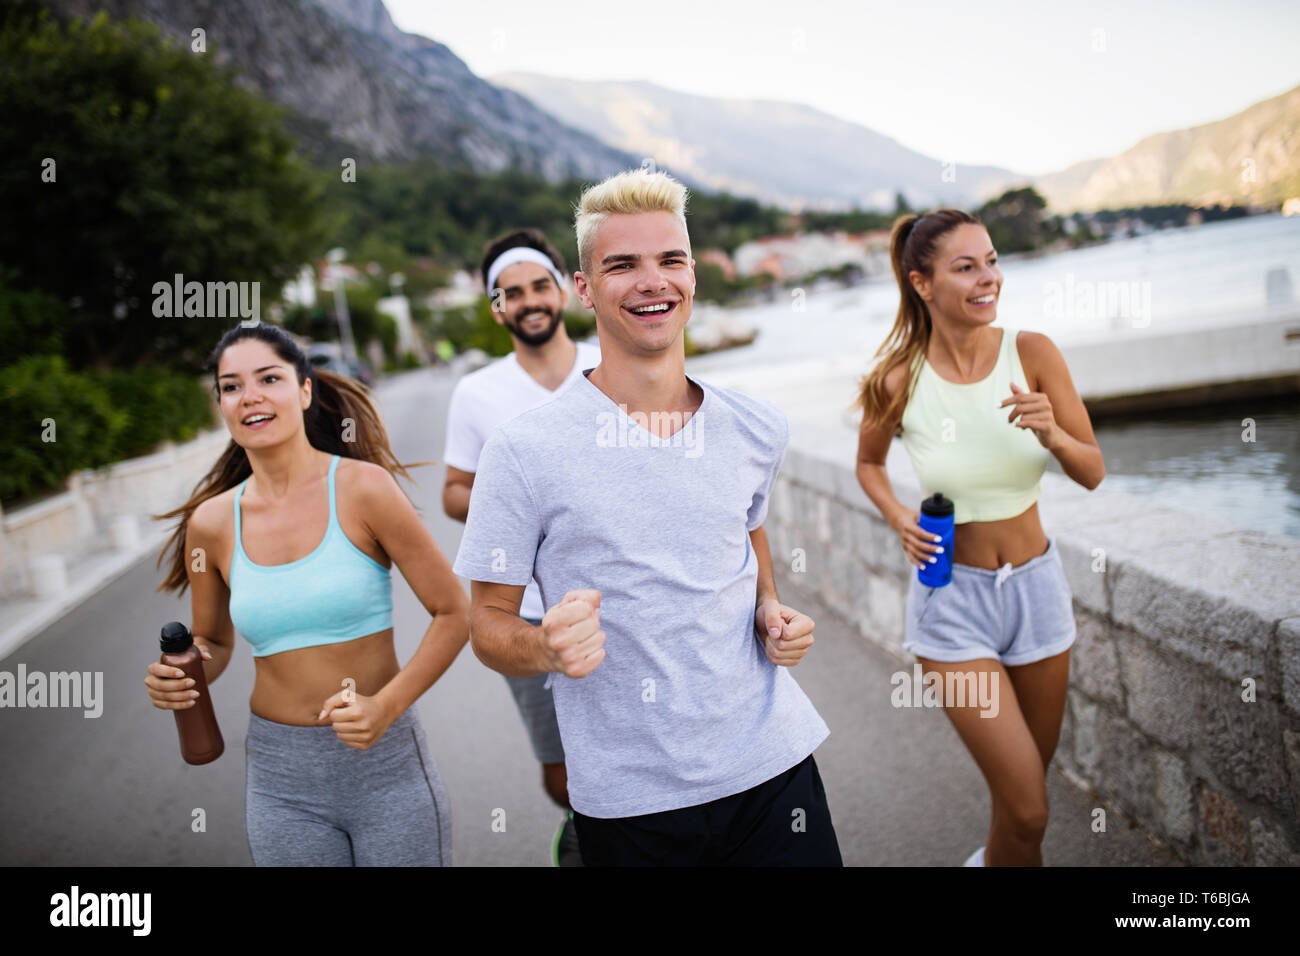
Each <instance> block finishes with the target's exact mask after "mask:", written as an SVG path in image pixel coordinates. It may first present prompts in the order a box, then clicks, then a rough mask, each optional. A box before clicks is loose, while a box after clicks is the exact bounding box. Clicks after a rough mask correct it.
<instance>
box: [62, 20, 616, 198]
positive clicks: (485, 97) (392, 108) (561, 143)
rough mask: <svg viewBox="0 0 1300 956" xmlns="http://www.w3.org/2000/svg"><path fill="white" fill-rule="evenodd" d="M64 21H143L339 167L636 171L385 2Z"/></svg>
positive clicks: (570, 173)
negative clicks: (428, 160)
mask: <svg viewBox="0 0 1300 956" xmlns="http://www.w3.org/2000/svg"><path fill="white" fill-rule="evenodd" d="M44 2H45V5H46V6H47V7H50V8H51V9H52V10H54V11H55V12H56V13H57V14H59V15H61V16H64V17H90V16H93V15H94V14H95V13H97V12H99V11H100V10H105V11H107V12H108V14H109V16H110V17H112V18H114V19H121V18H124V17H126V16H135V17H138V18H140V19H142V20H146V21H149V22H151V23H154V24H156V25H157V26H158V27H159V28H160V30H161V31H162V33H163V35H164V36H167V37H170V38H174V39H175V40H177V41H178V42H181V43H183V44H184V45H186V46H187V47H188V46H189V45H190V42H191V41H190V31H191V30H193V29H194V28H195V27H196V26H201V27H202V28H203V29H204V31H205V32H206V41H207V45H208V51H209V53H211V55H213V56H215V57H216V59H217V61H218V62H220V63H224V64H229V65H230V66H232V67H233V68H234V69H235V70H236V71H237V72H238V76H239V82H240V83H241V84H242V85H244V86H246V87H248V88H250V89H252V90H254V91H255V92H257V93H259V94H260V95H262V96H264V97H265V98H267V99H269V100H272V101H274V102H276V103H279V104H280V105H281V106H284V107H286V108H287V109H288V110H289V111H290V114H291V115H290V118H289V121H288V125H289V127H290V129H292V130H293V132H294V133H295V134H296V135H298V137H299V138H300V140H301V141H302V142H303V145H304V148H305V150H306V151H307V152H308V153H309V154H310V155H312V156H313V157H314V158H315V159H317V160H319V161H323V162H331V163H335V164H337V163H338V162H339V160H340V159H341V158H342V157H344V156H352V157H354V158H356V159H358V161H359V162H364V161H365V160H370V161H373V162H400V161H405V160H410V159H414V158H417V157H424V156H430V157H435V158H437V159H440V160H442V161H444V162H446V163H448V164H449V165H453V166H458V167H469V168H472V169H475V170H477V171H480V172H495V171H498V170H501V169H505V168H507V167H515V168H518V169H522V170H524V171H527V172H531V173H536V174H540V175H542V176H544V177H545V178H546V179H548V180H550V181H552V182H555V181H559V180H561V179H564V178H566V177H576V178H583V179H599V178H602V177H604V176H606V175H608V174H610V173H613V172H617V171H618V170H620V169H626V168H628V167H629V166H635V165H637V164H638V163H639V162H640V160H639V159H635V158H633V157H631V156H628V155H627V154H625V153H623V152H620V151H619V150H617V149H614V148H612V147H609V146H606V145H604V144H603V143H600V142H599V141H597V140H596V139H595V138H593V137H592V136H590V135H588V134H587V133H584V132H581V131H579V130H575V129H572V128H570V127H568V126H565V125H564V124H563V123H561V122H560V121H559V120H557V119H556V118H555V117H554V116H552V115H551V114H549V113H547V112H545V111H543V110H541V109H538V108H537V107H536V106H534V105H533V103H531V102H530V101H529V100H527V99H525V98H524V97H522V96H520V95H518V94H517V93H514V92H512V91H510V90H502V89H499V88H498V87H495V86H493V85H492V84H490V83H488V82H486V81H484V80H482V79H480V78H479V77H477V76H475V75H474V74H473V73H471V72H470V70H469V68H468V67H467V66H466V65H465V64H464V62H462V61H461V60H460V59H459V58H458V57H457V56H456V55H455V54H454V53H452V52H451V50H449V49H448V48H447V47H446V46H444V45H443V44H441V43H437V42H435V41H433V40H430V39H428V38H426V37H421V36H416V35H414V34H409V33H404V32H403V31H402V30H400V29H398V27H397V26H396V25H395V24H394V23H393V21H392V19H391V18H390V17H389V15H388V10H387V9H386V8H385V7H384V5H383V3H382V2H381V0H272V2H266V0H44Z"/></svg>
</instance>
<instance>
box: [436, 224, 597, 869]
mask: <svg viewBox="0 0 1300 956" xmlns="http://www.w3.org/2000/svg"><path fill="white" fill-rule="evenodd" d="M480 268H481V272H482V275H483V285H484V288H485V289H486V290H487V294H488V296H489V297H490V298H491V300H492V314H493V316H494V317H495V318H496V321H497V322H498V323H499V324H501V325H504V326H505V327H506V328H507V329H509V330H510V335H511V338H512V339H513V342H514V351H512V352H511V353H510V354H509V355H507V356H505V357H504V358H502V359H498V360H497V361H495V362H493V363H492V364H490V365H488V366H486V367H484V368H481V369H479V370H478V371H477V372H471V373H470V374H469V375H466V376H464V377H463V378H462V379H461V380H460V381H459V382H457V383H456V387H455V389H454V390H453V391H452V395H451V403H450V406H449V408H448V411H447V446H446V450H445V451H444V453H443V461H444V462H446V464H447V479H446V483H445V484H444V485H443V489H442V508H443V511H445V512H446V513H447V516H448V517H450V518H454V519H455V520H456V521H464V520H465V516H466V514H467V513H468V511H469V502H470V498H471V493H472V491H473V488H474V481H475V477H476V475H477V474H478V471H479V455H480V454H481V452H482V451H483V444H484V442H486V441H487V438H488V436H489V435H490V434H491V433H492V431H493V429H495V428H496V427H497V426H498V425H500V424H501V423H502V422H504V421H507V420H508V419H511V418H513V417H514V416H516V415H518V414H519V413H520V412H522V411H525V410H527V409H529V408H532V407H533V406H535V405H538V404H540V403H542V402H546V401H550V399H551V398H553V397H554V396H555V393H556V392H557V391H559V390H560V389H561V388H564V387H567V386H569V385H572V384H573V383H574V382H575V381H577V379H578V378H579V377H580V376H581V373H582V370H583V369H588V368H594V367H595V366H596V365H597V364H599V362H600V349H598V348H596V347H595V346H594V345H589V344H588V343H586V342H576V343H575V342H572V341H570V339H569V336H568V334H567V331H566V330H565V328H564V318H563V317H564V305H565V302H566V301H567V300H568V293H567V292H566V291H565V288H564V272H565V266H564V257H563V256H561V255H560V253H559V251H558V250H557V249H556V248H555V247H554V246H552V245H551V243H550V242H548V241H547V239H546V236H544V235H543V234H542V233H541V232H540V231H538V230H536V229H520V230H517V231H515V232H511V233H508V234H506V235H504V236H501V237H499V238H497V239H495V240H493V241H492V242H490V243H488V246H487V248H486V249H485V250H484V252H483V262H482V265H481V267H480ZM543 610H544V609H543V607H542V598H541V595H540V594H539V593H538V591H537V585H536V584H534V583H533V582H532V581H529V582H528V585H527V588H526V589H525V591H524V596H523V604H522V605H521V607H520V609H519V613H520V614H521V615H523V617H524V619H525V620H529V621H531V622H533V623H534V624H536V623H540V621H541V617H542V612H543ZM506 683H507V684H509V685H510V692H511V694H512V695H513V696H514V698H515V706H516V707H518V708H519V716H520V717H521V718H522V719H523V722H524V727H525V729H526V730H527V731H528V739H529V743H530V744H531V745H532V748H533V755H534V756H535V757H536V758H537V761H538V763H540V764H541V765H542V786H543V787H544V788H545V790H546V792H547V794H548V795H549V796H550V798H551V799H552V800H553V801H555V803H556V804H558V805H559V806H560V807H562V808H563V809H565V810H566V811H567V810H569V809H570V807H569V795H568V786H567V776H566V773H565V766H564V745H563V743H562V741H561V739H560V729H559V726H558V725H557V723H556V720H555V703H554V700H553V698H552V696H551V683H550V675H548V674H540V675H538V676H535V677H510V676H507V677H506ZM554 857H555V860H554V862H555V863H556V864H557V865H559V866H571V865H572V866H580V865H581V863H580V862H579V855H578V850H577V835H576V832H575V830H574V824H573V820H572V817H571V815H566V817H565V820H564V822H563V823H562V824H561V827H560V832H559V833H558V834H557V835H556V840H555V846H554Z"/></svg>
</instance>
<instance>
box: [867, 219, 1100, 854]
mask: <svg viewBox="0 0 1300 956" xmlns="http://www.w3.org/2000/svg"><path fill="white" fill-rule="evenodd" d="M890 254H891V259H892V262H893V268H894V275H895V278H896V279H897V281H898V285H899V292H900V296H901V300H900V303H899V307H898V316H897V318H896V319H895V321H894V326H893V328H892V329H891V330H890V333H889V336H888V337H887V338H886V340H885V342H884V344H883V345H882V346H881V348H880V351H879V352H878V353H877V354H878V355H882V356H883V358H882V359H881V361H880V362H879V363H878V364H877V365H876V366H875V368H874V369H873V370H872V371H871V373H870V374H869V375H867V376H866V378H865V379H864V380H863V383H862V388H861V393H860V395H859V403H860V404H861V406H862V409H863V416H862V427H861V432H860V436H859V442H858V461H857V475H858V482H859V483H860V484H861V485H862V489H863V490H864V491H865V492H866V493H867V496H868V497H869V498H870V499H871V500H872V502H873V503H874V504H875V506H876V507H877V508H878V509H879V510H880V513H881V514H882V515H883V516H884V518H885V519H886V520H887V521H888V522H889V524H890V527H892V528H893V529H894V531H895V532H897V534H898V538H899V543H900V545H901V547H902V549H903V551H904V553H905V554H906V555H907V560H908V561H909V562H910V563H911V564H912V566H913V567H916V568H921V567H923V566H924V565H925V564H926V563H929V562H934V561H937V560H938V557H937V553H938V552H940V551H941V550H942V549H941V547H940V546H939V545H938V544H936V543H935V542H936V540H937V539H936V536H935V535H933V534H931V533H929V532H927V531H924V530H923V529H922V528H921V527H920V525H919V512H918V509H916V508H913V507H909V506H908V505H905V504H903V503H902V502H900V501H899V500H898V498H897V497H896V496H895V495H894V492H893V489H892V488H891V486H890V482H889V477H888V475H887V474H886V472H885V456H886V454H887V452H888V450H889V445H890V440H891V439H892V437H893V436H894V435H895V434H901V436H902V439H903V444H904V446H905V447H906V449H907V452H908V455H909V456H910V458H911V460H912V465H913V468H914V470H915V472H916V476H917V480H918V481H919V483H920V486H921V489H922V492H923V494H924V495H925V496H926V497H929V496H930V495H933V494H935V493H936V492H938V493H941V494H943V496H944V497H945V498H948V499H950V500H952V502H953V503H954V506H955V514H954V521H955V532H954V537H953V545H954V554H952V555H951V558H952V562H953V564H952V580H951V583H949V584H947V585H945V586H943V587H934V588H931V587H926V586H924V585H922V584H921V583H920V582H919V581H918V580H917V578H916V576H915V575H913V576H912V581H911V585H910V588H909V591H908V596H907V611H906V636H905V640H904V644H903V647H904V649H905V650H907V651H909V652H911V653H913V654H915V655H916V657H917V659H918V660H919V662H920V664H921V666H922V668H923V669H924V670H925V672H926V673H927V674H929V673H934V674H936V675H939V677H940V679H941V680H943V682H944V686H951V685H950V684H949V678H948V677H947V675H948V673H949V672H956V673H959V674H963V675H974V679H975V680H976V681H977V682H978V681H985V682H986V684H983V685H981V684H978V683H977V685H976V686H988V687H989V688H992V689H993V690H994V693H996V695H997V698H996V703H997V707H996V708H993V707H989V708H987V713H985V712H983V711H982V710H981V709H980V708H979V707H977V706H956V705H957V704H959V703H963V702H962V701H958V700H954V699H945V700H944V710H945V712H946V713H947V714H948V717H949V719H950V720H951V721H952V724H953V727H954V728H955V729H956V731H957V734H958V735H959V736H960V737H961V739H962V742H963V743H965V745H966V747H967V749H968V750H969V751H970V753H971V756H972V757H973V758H974V759H975V762H976V764H978V766H979V768H980V770H981V771H982V772H983V774H984V778H985V780H986V781H987V782H988V786H989V793H990V796H991V799H992V822H991V823H990V825H989V831H988V837H987V844H986V846H984V847H981V848H980V849H978V850H976V851H975V852H974V853H973V854H972V855H971V857H970V858H969V859H968V860H967V861H966V865H967V866H1041V865H1042V860H1043V857H1042V840H1043V834H1044V832H1045V830H1046V828H1047V818H1048V805H1047V785H1046V775H1047V767H1048V764H1049V763H1050V762H1051V759H1052V754H1053V753H1054V752H1055V750H1056V743H1057V738H1058V736H1059V734H1060V728H1061V715H1062V713H1063V711H1064V707H1065V692H1066V687H1067V685H1068V682H1069V671H1070V665H1069V659H1070V654H1069V649H1070V646H1071V645H1072V644H1073V643H1074V638H1075V625H1074V614H1073V607H1072V597H1071V594H1070V588H1069V584H1068V583H1067V581H1066V579H1065V574H1064V571H1063V570H1062V567H1061V560H1060V556H1059V554H1058V553H1057V548H1056V545H1055V543H1054V542H1053V541H1052V539H1050V538H1049V537H1048V536H1047V535H1046V534H1045V533H1044V531H1043V527H1042V524H1041V523H1040V521H1039V517H1038V505H1037V500H1038V496H1039V492H1040V488H1041V481H1040V479H1041V477H1042V474H1043V471H1044V469H1045V468H1046V466H1047V461H1048V459H1049V457H1055V458H1056V460H1057V461H1058V462H1060V465H1061V468H1062V470H1063V471H1064V472H1065V473H1066V474H1067V475H1068V476H1069V477H1070V478H1071V479H1073V480H1074V481H1076V482H1078V483H1079V484H1080V485H1083V486H1084V487H1085V488H1088V489H1092V488H1096V487H1097V485H1098V484H1099V483H1100V482H1101V479H1102V477H1103V476H1104V475H1105V473H1106V470H1105V465H1104V463H1103V461H1102V455H1101V450H1100V449H1099V448H1098V447H1097V443H1096V440H1095V438H1094V437H1093V432H1092V425H1091V422H1090V421H1089V420H1088V413H1087V411H1086V410H1085V408H1084V406H1083V402H1082V401H1081V400H1080V398H1079V396H1078V394H1077V392H1076V391H1075V388H1074V385H1073V383H1072V382H1071V380H1070V373H1069V370H1068V369H1067V368H1066V364H1065V360H1064V359H1063V358H1062V356H1061V353H1060V352H1059V351H1058V349H1057V348H1056V346H1055V345H1054V344H1053V343H1052V341H1051V340H1050V339H1049V338H1048V337H1047V336H1045V335H1041V334H1039V333H1036V332H1027V331H1020V332H1018V331H1016V330H1015V329H1011V328H1003V327H995V326H994V325H993V323H994V321H995V319H996V318H997V307H998V297H999V294H1000V293H1001V289H1002V273H1001V271H1000V270H999V268H998V265H997V253H996V252H995V251H994V248H993V243H992V241H991V240H990V239H989V235H988V232H987V231H986V230H985V229H984V227H983V225H981V224H980V222H979V220H977V219H975V218H974V217H973V216H970V215H968V214H967V213H964V212H961V211H959V210H955V209H940V210H937V211H935V212H931V213H928V214H926V215H923V216H919V217H918V216H904V217H901V218H900V219H898V220H897V221H896V222H895V224H894V228H893V232H892V235H891V237H890ZM970 680H971V678H970V677H967V678H965V680H964V683H966V684H967V686H969V685H970ZM982 714H983V716H982ZM990 714H993V716H989V715H990Z"/></svg>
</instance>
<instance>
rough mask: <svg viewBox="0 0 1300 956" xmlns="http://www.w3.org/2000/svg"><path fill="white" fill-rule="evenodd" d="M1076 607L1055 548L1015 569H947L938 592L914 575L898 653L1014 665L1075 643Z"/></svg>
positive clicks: (1050, 542) (957, 566) (1051, 545)
mask: <svg viewBox="0 0 1300 956" xmlns="http://www.w3.org/2000/svg"><path fill="white" fill-rule="evenodd" d="M1074 637H1075V627H1074V603H1073V598H1072V596H1071V594H1070V584H1069V582H1068V581H1067V580H1066V579H1065V569H1064V568H1062V567H1061V556H1060V552H1059V551H1058V550H1057V547H1056V543H1055V542H1054V541H1053V540H1052V539H1051V538H1048V539H1047V550H1046V551H1044V552H1043V553H1042V554H1040V555H1039V556H1038V557H1036V558H1031V559H1030V560H1028V561H1026V562H1025V563H1024V564H1022V565H1020V566H1019V567H1012V566H1011V565H1010V564H1009V563H1008V564H1005V565H1003V566H1002V567H1001V568H999V569H997V570H996V571H989V570H987V569H985V568H975V567H971V566H970V565H966V564H954V565H953V566H952V581H951V582H950V583H948V584H947V585H945V586H944V587H941V588H930V587H926V586H925V585H923V584H921V583H920V582H919V581H917V579H916V574H915V573H914V574H913V575H912V583H911V585H910V586H909V588H908V591H907V614H906V635H905V638H904V640H903V650H905V651H908V652H910V653H912V654H914V655H916V656H917V657H924V658H928V659H929V660H932V661H944V662H953V661H969V660H975V659H976V658H989V657H991V658H996V659H997V660H999V661H1001V662H1002V663H1003V664H1004V665H1006V666H1009V667H1016V666H1018V665H1020V664H1032V663H1033V662H1034V661H1041V660H1043V659H1045V658H1048V657H1052V656H1054V655H1056V654H1059V653H1061V652H1062V651H1064V650H1066V649H1067V648H1069V647H1070V645H1072V644H1073V643H1074Z"/></svg>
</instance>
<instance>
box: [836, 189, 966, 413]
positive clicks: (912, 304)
mask: <svg viewBox="0 0 1300 956" xmlns="http://www.w3.org/2000/svg"><path fill="white" fill-rule="evenodd" d="M964 223H972V224H974V225H981V223H980V221H979V220H978V219H976V218H975V217H974V216H972V215H970V214H969V213H966V212H962V211H961V210H960V209H938V210H935V211H934V212H931V213H925V214H923V215H920V216H914V215H910V214H909V215H906V216H899V217H898V218H897V219H895V220H894V225H893V228H892V229H891V230H890V233H889V262H890V265H891V266H892V267H893V270H894V280H895V281H896V282H897V283H898V294H899V299H898V314H897V316H895V318H894V325H893V327H892V328H891V329H890V330H889V334H888V335H887V336H885V341H884V342H883V343H881V345H880V348H878V349H877V350H876V355H875V357H876V358H877V359H880V361H878V362H877V363H876V364H875V365H874V366H873V367H872V369H871V371H870V372H868V373H867V375H865V376H864V377H863V379H862V381H861V383H860V385H859V391H858V399H857V401H856V402H855V403H854V406H853V407H854V408H855V409H861V411H862V427H863V428H866V429H870V428H875V427H878V426H880V425H881V424H883V423H885V422H890V421H901V420H902V417H903V409H905V408H906V407H907V402H908V400H909V399H910V398H911V395H912V386H913V383H914V382H915V381H916V374H917V372H918V371H920V368H921V360H922V359H923V358H924V356H925V350H926V348H927V347H928V346H929V344H930V331H931V322H930V310H929V308H928V307H927V306H926V303H925V300H924V299H922V298H921V294H920V293H919V292H917V291H916V288H915V287H914V286H913V285H912V280H911V279H909V278H908V276H909V275H910V274H911V273H912V272H920V273H921V274H922V275H927V276H928V275H930V274H931V272H930V270H931V266H932V261H933V259H934V252H935V246H937V245H938V241H939V239H940V238H941V237H942V236H943V235H945V234H946V233H948V232H949V231H950V230H952V229H955V228H957V227H958V226H960V225H963V224H964ZM881 356H884V357H883V358H881ZM900 364H902V365H905V366H906V367H907V378H906V380H905V384H904V387H903V388H901V389H899V390H898V391H897V392H896V393H895V394H894V395H893V397H892V398H890V397H889V396H888V395H887V393H886V391H885V376H887V375H888V374H889V372H890V371H891V370H893V369H894V368H896V367H897V366H898V365H900ZM901 431H902V426H901V424H900V425H899V426H898V427H897V428H896V429H895V434H899V433H900V432H901Z"/></svg>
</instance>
